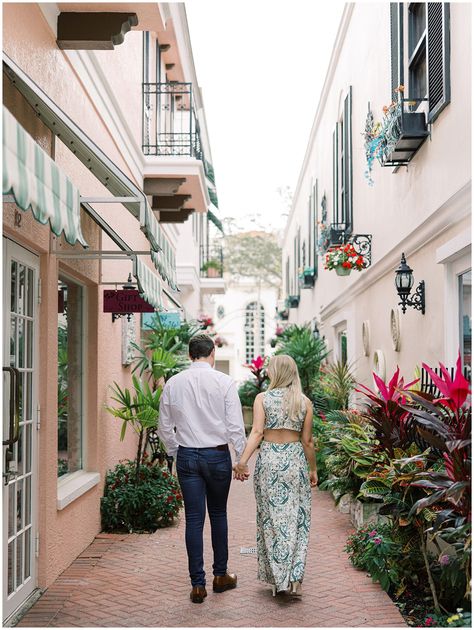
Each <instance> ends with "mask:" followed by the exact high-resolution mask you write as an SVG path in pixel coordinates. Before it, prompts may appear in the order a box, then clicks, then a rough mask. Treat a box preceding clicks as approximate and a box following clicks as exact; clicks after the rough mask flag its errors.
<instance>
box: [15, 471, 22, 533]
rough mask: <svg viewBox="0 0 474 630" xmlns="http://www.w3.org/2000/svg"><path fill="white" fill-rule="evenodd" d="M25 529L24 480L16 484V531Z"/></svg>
mask: <svg viewBox="0 0 474 630" xmlns="http://www.w3.org/2000/svg"><path fill="white" fill-rule="evenodd" d="M21 529H23V480H22V479H21V480H20V481H17V482H16V531H17V532H19V531H20V530H21Z"/></svg>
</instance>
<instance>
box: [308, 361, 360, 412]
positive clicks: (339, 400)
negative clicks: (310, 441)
mask: <svg viewBox="0 0 474 630" xmlns="http://www.w3.org/2000/svg"><path fill="white" fill-rule="evenodd" d="M354 387H355V379H354V375H353V373H352V366H351V365H349V364H347V363H346V362H345V361H336V362H335V363H330V364H329V365H324V366H321V367H320V369H319V373H318V374H317V377H316V378H315V379H314V381H313V389H312V392H311V396H310V397H311V399H312V401H313V405H314V409H315V412H316V413H318V414H327V413H328V412H330V411H335V410H339V409H347V408H348V407H349V398H350V395H351V393H352V392H353V390H354Z"/></svg>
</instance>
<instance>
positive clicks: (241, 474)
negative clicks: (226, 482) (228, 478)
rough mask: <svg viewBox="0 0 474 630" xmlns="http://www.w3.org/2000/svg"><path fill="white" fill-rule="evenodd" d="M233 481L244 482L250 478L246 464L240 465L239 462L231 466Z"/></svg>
mask: <svg viewBox="0 0 474 630" xmlns="http://www.w3.org/2000/svg"><path fill="white" fill-rule="evenodd" d="M232 470H233V471H234V479H238V480H239V481H246V480H247V479H248V478H249V477H250V471H249V467H248V465H247V464H241V463H240V462H239V463H237V464H235V466H233V468H232Z"/></svg>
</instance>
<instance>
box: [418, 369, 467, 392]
mask: <svg viewBox="0 0 474 630" xmlns="http://www.w3.org/2000/svg"><path fill="white" fill-rule="evenodd" d="M447 370H448V374H449V375H450V377H451V379H454V373H455V371H456V368H454V367H451V368H447ZM433 371H434V372H435V373H436V374H438V376H441V368H433ZM463 374H464V378H466V379H467V380H468V381H470V380H471V366H470V365H465V366H464V369H463ZM420 389H421V391H422V392H425V393H426V394H431V395H432V396H434V397H435V398H438V397H441V396H442V394H441V392H440V391H439V389H438V388H437V386H436V384H435V383H434V382H433V380H432V378H431V376H430V375H429V373H428V372H427V371H426V370H425V368H423V367H422V368H421V375H420Z"/></svg>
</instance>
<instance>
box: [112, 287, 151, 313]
mask: <svg viewBox="0 0 474 630" xmlns="http://www.w3.org/2000/svg"><path fill="white" fill-rule="evenodd" d="M154 310H155V309H154V308H153V306H151V304H148V302H147V301H146V300H144V299H143V298H142V297H141V296H140V294H139V292H138V291H137V289H121V290H118V291H113V290H108V289H105V290H104V308H103V312H104V313H124V314H126V313H153V312H154Z"/></svg>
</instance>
